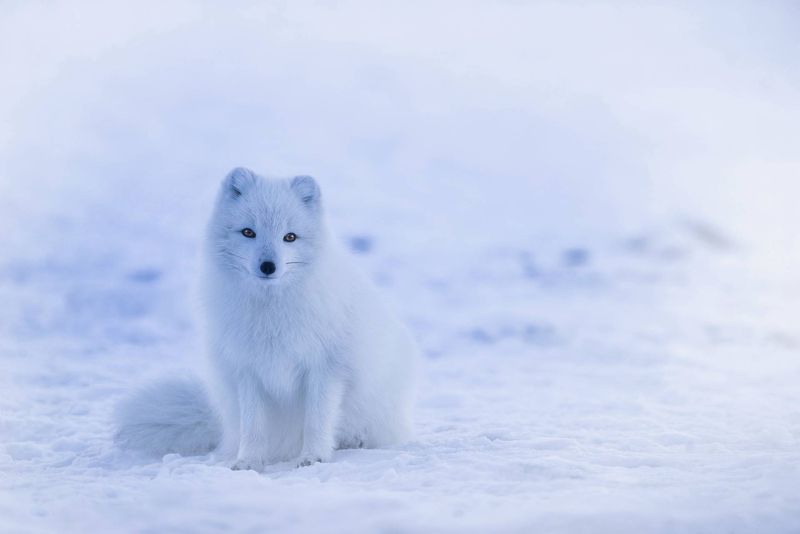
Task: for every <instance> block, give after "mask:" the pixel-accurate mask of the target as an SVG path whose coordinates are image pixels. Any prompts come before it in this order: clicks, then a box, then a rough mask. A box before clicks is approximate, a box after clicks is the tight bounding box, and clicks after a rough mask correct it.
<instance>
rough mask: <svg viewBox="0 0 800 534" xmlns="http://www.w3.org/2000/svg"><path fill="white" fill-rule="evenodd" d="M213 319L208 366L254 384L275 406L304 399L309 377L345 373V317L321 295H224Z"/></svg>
mask: <svg viewBox="0 0 800 534" xmlns="http://www.w3.org/2000/svg"><path fill="white" fill-rule="evenodd" d="M225 294H226V298H225V301H226V304H227V305H226V306H224V307H222V308H220V307H218V309H217V310H214V311H213V312H212V313H213V315H214V316H215V317H213V318H212V321H211V323H210V326H211V328H209V334H210V337H211V339H210V341H211V348H212V354H211V357H212V360H216V365H217V367H221V368H224V369H225V370H226V374H230V375H231V376H230V377H231V379H235V380H240V379H248V378H253V379H256V380H258V382H259V383H260V384H261V385H262V386H263V388H264V391H265V393H266V394H267V395H268V396H269V397H271V398H272V399H273V400H275V401H279V402H280V401H290V400H292V399H293V398H296V397H297V395H298V394H301V393H302V389H303V383H304V379H305V378H306V377H307V376H308V374H309V373H330V372H336V371H337V370H340V371H343V370H344V369H345V368H346V366H347V362H346V361H345V358H346V354H344V352H343V351H342V347H343V346H346V344H347V337H348V335H349V334H348V329H347V326H346V325H347V322H348V316H349V313H348V312H347V309H346V306H344V305H342V303H341V302H338V303H337V302H331V301H329V300H328V299H326V298H325V295H324V293H322V292H320V293H309V292H305V294H304V295H302V296H301V295H298V294H295V293H292V292H283V293H279V292H275V293H274V294H269V293H268V294H259V295H252V294H248V295H244V294H238V295H237V293H236V292H235V291H234V292H231V291H230V290H226V291H225Z"/></svg>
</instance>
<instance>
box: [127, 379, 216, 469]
mask: <svg viewBox="0 0 800 534" xmlns="http://www.w3.org/2000/svg"><path fill="white" fill-rule="evenodd" d="M115 425H116V432H115V434H114V442H115V443H116V444H117V445H119V446H121V447H123V448H126V449H132V450H137V451H140V452H143V453H146V454H149V455H153V456H163V455H165V454H168V453H178V454H181V455H183V456H192V455H199V454H206V453H208V452H211V451H212V450H214V449H215V448H216V447H217V445H218V444H219V442H220V438H221V436H222V428H221V424H220V421H219V417H218V416H217V414H216V412H215V411H214V409H213V407H212V406H211V403H210V401H209V397H208V393H207V392H206V389H205V387H204V386H203V384H202V382H200V381H199V380H197V379H192V378H169V379H164V380H161V381H159V382H155V383H153V384H150V385H148V386H145V387H143V388H142V389H140V390H138V391H136V392H134V393H133V394H132V395H131V396H129V397H128V398H126V399H124V400H123V401H122V402H121V403H120V404H119V405H118V406H117V410H116V413H115Z"/></svg>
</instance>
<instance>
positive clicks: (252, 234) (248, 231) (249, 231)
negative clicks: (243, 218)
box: [242, 228, 256, 239]
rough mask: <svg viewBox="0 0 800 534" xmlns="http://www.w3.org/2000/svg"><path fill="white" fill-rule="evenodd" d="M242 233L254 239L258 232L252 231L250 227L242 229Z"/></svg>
mask: <svg viewBox="0 0 800 534" xmlns="http://www.w3.org/2000/svg"><path fill="white" fill-rule="evenodd" d="M242 235H243V236H245V237H249V238H250V239H253V238H254V237H255V236H256V233H255V232H254V231H252V230H251V229H250V228H245V229H244V230H242Z"/></svg>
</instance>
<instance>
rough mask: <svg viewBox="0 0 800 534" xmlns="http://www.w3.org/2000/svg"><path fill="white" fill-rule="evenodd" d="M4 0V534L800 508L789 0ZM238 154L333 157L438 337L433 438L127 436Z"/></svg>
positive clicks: (403, 307) (166, 360)
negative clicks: (160, 448) (253, 459)
mask: <svg viewBox="0 0 800 534" xmlns="http://www.w3.org/2000/svg"><path fill="white" fill-rule="evenodd" d="M0 10H1V11H2V16H0V79H2V84H0V97H1V98H0V125H2V127H1V128H0V223H1V224H0V391H1V392H2V394H1V395H0V532H15V533H16V532H167V531H169V532H217V531H226V530H228V531H234V532H292V531H294V532H320V531H327V532H348V533H350V532H386V531H391V532H465V531H466V532H572V533H574V532H676V531H677V532H797V531H800V492H799V491H798V488H800V386H798V384H800V326H798V323H797V318H798V317H800V313H799V312H800V277H799V276H798V274H797V273H798V272H800V268H798V267H800V232H797V228H798V223H800V215H798V213H797V199H798V198H800V180H798V179H797V177H798V176H799V175H800V155H799V154H798V151H797V147H798V141H799V140H800V126H798V125H800V69H798V67H800V59H799V58H800V41H799V40H798V38H797V36H798V35H800V32H798V28H797V25H798V22H797V21H798V20H800V11H799V10H798V7H797V5H796V4H795V3H792V2H785V3H781V2H763V3H755V2H753V3H746V2H739V1H734V2H726V3H724V5H723V4H722V3H715V2H702V3H701V2H680V1H676V2H670V3H649V2H648V3H634V2H619V3H616V2H611V3H609V2H591V3H585V2H574V3H572V2H536V3H524V2H482V1H476V2H468V3H462V2H459V3H449V2H441V3H440V2H436V3H415V2H410V3H406V2H396V3H383V2H377V3H366V2H364V3H359V2H348V1H344V2H318V3H306V2H291V3H289V2H285V3H284V2H270V3H267V2H237V3H224V4H223V3H211V2H188V1H187V2H182V1H176V2H169V3H150V2H130V3H125V2H88V1H87V2H63V3H62V2H15V1H12V2H5V3H3V5H2V6H0ZM238 165H244V166H248V167H251V168H253V169H255V170H257V171H260V172H265V173H271V174H275V175H293V174H310V175H312V176H315V177H316V178H317V179H318V180H319V182H320V184H321V185H322V188H323V192H324V194H325V198H326V201H327V204H328V208H329V213H330V218H331V223H332V226H333V228H334V229H335V230H336V231H337V234H338V236H339V238H340V239H341V240H342V242H343V243H345V244H346V245H347V246H349V248H350V249H351V250H352V252H353V254H354V256H355V257H356V259H357V261H358V262H359V263H360V265H361V266H362V267H363V268H364V269H365V270H366V271H367V272H368V273H369V274H370V275H371V276H372V278H373V279H374V280H375V282H376V283H377V284H378V285H379V286H380V288H381V291H382V292H383V294H384V295H385V297H386V299H387V300H388V301H390V302H391V303H392V305H393V306H394V307H395V308H396V309H397V310H398V311H399V313H400V314H401V315H402V317H403V318H404V319H405V320H406V321H407V322H408V324H409V325H410V327H411V328H412V330H413V332H414V333H415V335H416V336H417V338H418V340H419V343H420V345H421V347H422V349H423V351H424V354H425V356H426V357H425V361H424V365H423V369H422V383H421V387H420V392H419V400H418V406H417V410H416V424H415V437H414V439H413V440H411V441H409V442H407V443H403V444H402V445H399V446H397V447H393V448H390V449H382V450H346V451H339V452H337V453H336V454H335V455H334V458H333V461H331V462H329V463H323V464H317V465H313V466H310V467H305V468H300V469H295V468H294V466H293V465H290V464H288V463H286V464H276V465H273V466H270V467H269V468H268V469H267V471H266V472H265V473H264V474H258V473H255V472H247V471H231V470H230V469H228V468H227V467H226V466H224V465H220V464H217V463H215V462H214V460H213V459H212V457H211V456H210V455H200V456H181V455H178V454H167V455H165V456H163V458H161V459H160V460H157V461H154V460H152V459H150V458H145V457H139V456H136V455H134V454H132V453H128V452H125V451H123V450H121V449H119V448H118V447H117V446H115V444H114V440H113V429H112V427H111V424H110V423H111V420H112V415H113V412H114V409H115V406H116V405H117V403H118V402H119V401H120V400H121V399H123V398H124V397H125V395H126V394H127V393H129V392H130V391H132V390H133V389H134V388H136V387H138V386H140V385H142V384H147V383H150V382H151V381H153V380H157V379H160V378H161V377H172V378H173V379H175V380H181V379H182V377H185V376H188V375H189V374H194V373H195V372H197V371H198V370H199V369H200V368H201V366H202V361H203V356H202V355H203V344H202V341H201V338H202V332H200V331H199V326H198V321H197V307H198V306H197V300H196V297H195V295H196V288H195V281H196V280H197V277H198V271H199V267H200V266H199V257H200V254H199V246H200V242H201V238H202V235H203V229H204V225H205V222H206V219H207V217H208V215H209V213H210V209H211V203H212V199H213V195H214V193H215V191H216V188H217V185H218V182H219V180H220V179H221V177H222V176H224V174H225V173H226V172H227V171H229V170H230V169H231V168H233V167H235V166H238ZM153 401H154V402H156V401H157V399H153ZM198 431H207V432H211V433H213V431H214V429H213V428H212V429H198Z"/></svg>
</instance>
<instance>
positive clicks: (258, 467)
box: [231, 458, 264, 472]
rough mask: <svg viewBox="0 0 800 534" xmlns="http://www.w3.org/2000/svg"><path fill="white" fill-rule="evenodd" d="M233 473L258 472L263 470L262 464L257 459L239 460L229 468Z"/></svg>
mask: <svg viewBox="0 0 800 534" xmlns="http://www.w3.org/2000/svg"><path fill="white" fill-rule="evenodd" d="M231 469H232V470H233V471H258V472H261V471H263V470H264V462H263V461H262V460H260V459H258V458H239V459H238V460H236V461H235V462H233V465H232V466H231Z"/></svg>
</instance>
